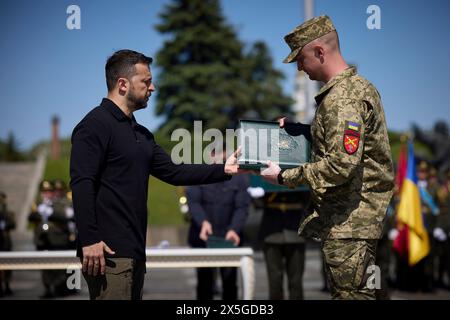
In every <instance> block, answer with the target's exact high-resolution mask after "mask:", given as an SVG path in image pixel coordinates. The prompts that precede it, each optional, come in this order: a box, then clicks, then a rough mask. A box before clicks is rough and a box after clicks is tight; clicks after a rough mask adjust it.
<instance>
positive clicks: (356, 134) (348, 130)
mask: <svg viewBox="0 0 450 320" xmlns="http://www.w3.org/2000/svg"><path fill="white" fill-rule="evenodd" d="M360 131H361V125H360V124H359V123H356V122H351V121H345V131H344V149H345V151H346V152H347V153H348V154H354V153H355V152H356V151H357V150H358V147H359V140H360V138H361V132H360Z"/></svg>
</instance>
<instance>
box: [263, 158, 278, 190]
mask: <svg viewBox="0 0 450 320" xmlns="http://www.w3.org/2000/svg"><path fill="white" fill-rule="evenodd" d="M280 171H281V168H280V166H279V165H277V164H276V163H273V162H272V161H270V160H269V161H267V167H266V168H265V169H263V168H261V173H260V175H261V177H263V178H264V180H266V181H268V182H270V183H272V184H278V174H279V173H280Z"/></svg>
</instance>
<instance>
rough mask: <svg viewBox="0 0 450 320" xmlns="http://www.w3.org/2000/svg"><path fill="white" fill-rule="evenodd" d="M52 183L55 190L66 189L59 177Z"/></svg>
mask: <svg viewBox="0 0 450 320" xmlns="http://www.w3.org/2000/svg"><path fill="white" fill-rule="evenodd" d="M53 185H54V187H55V190H57V191H66V190H67V185H66V183H65V182H64V181H62V180H59V179H57V180H54V181H53Z"/></svg>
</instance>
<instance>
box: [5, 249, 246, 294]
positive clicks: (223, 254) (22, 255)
mask: <svg viewBox="0 0 450 320" xmlns="http://www.w3.org/2000/svg"><path fill="white" fill-rule="evenodd" d="M146 255H147V263H146V266H147V268H150V269H158V268H202V267H237V268H240V271H241V275H242V287H243V299H244V300H251V299H253V297H254V287H255V269H254V268H255V267H254V261H253V250H252V249H251V248H231V249H197V248H195V249H192V248H180V249H147V250H146ZM49 269H53V270H55V269H65V270H67V269H81V263H80V260H79V258H77V257H76V252H75V251H73V250H67V251H10V252H0V270H49Z"/></svg>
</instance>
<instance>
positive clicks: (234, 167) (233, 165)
mask: <svg viewBox="0 0 450 320" xmlns="http://www.w3.org/2000/svg"><path fill="white" fill-rule="evenodd" d="M241 149H242V147H241V146H239V147H238V148H237V150H236V151H235V152H233V154H232V155H231V156H230V157H229V158H228V159H227V161H226V162H225V173H226V174H228V175H230V176H234V175H236V174H239V173H251V172H252V171H251V170H243V169H239V164H238V161H237V159H238V158H239V156H240V155H241Z"/></svg>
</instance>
